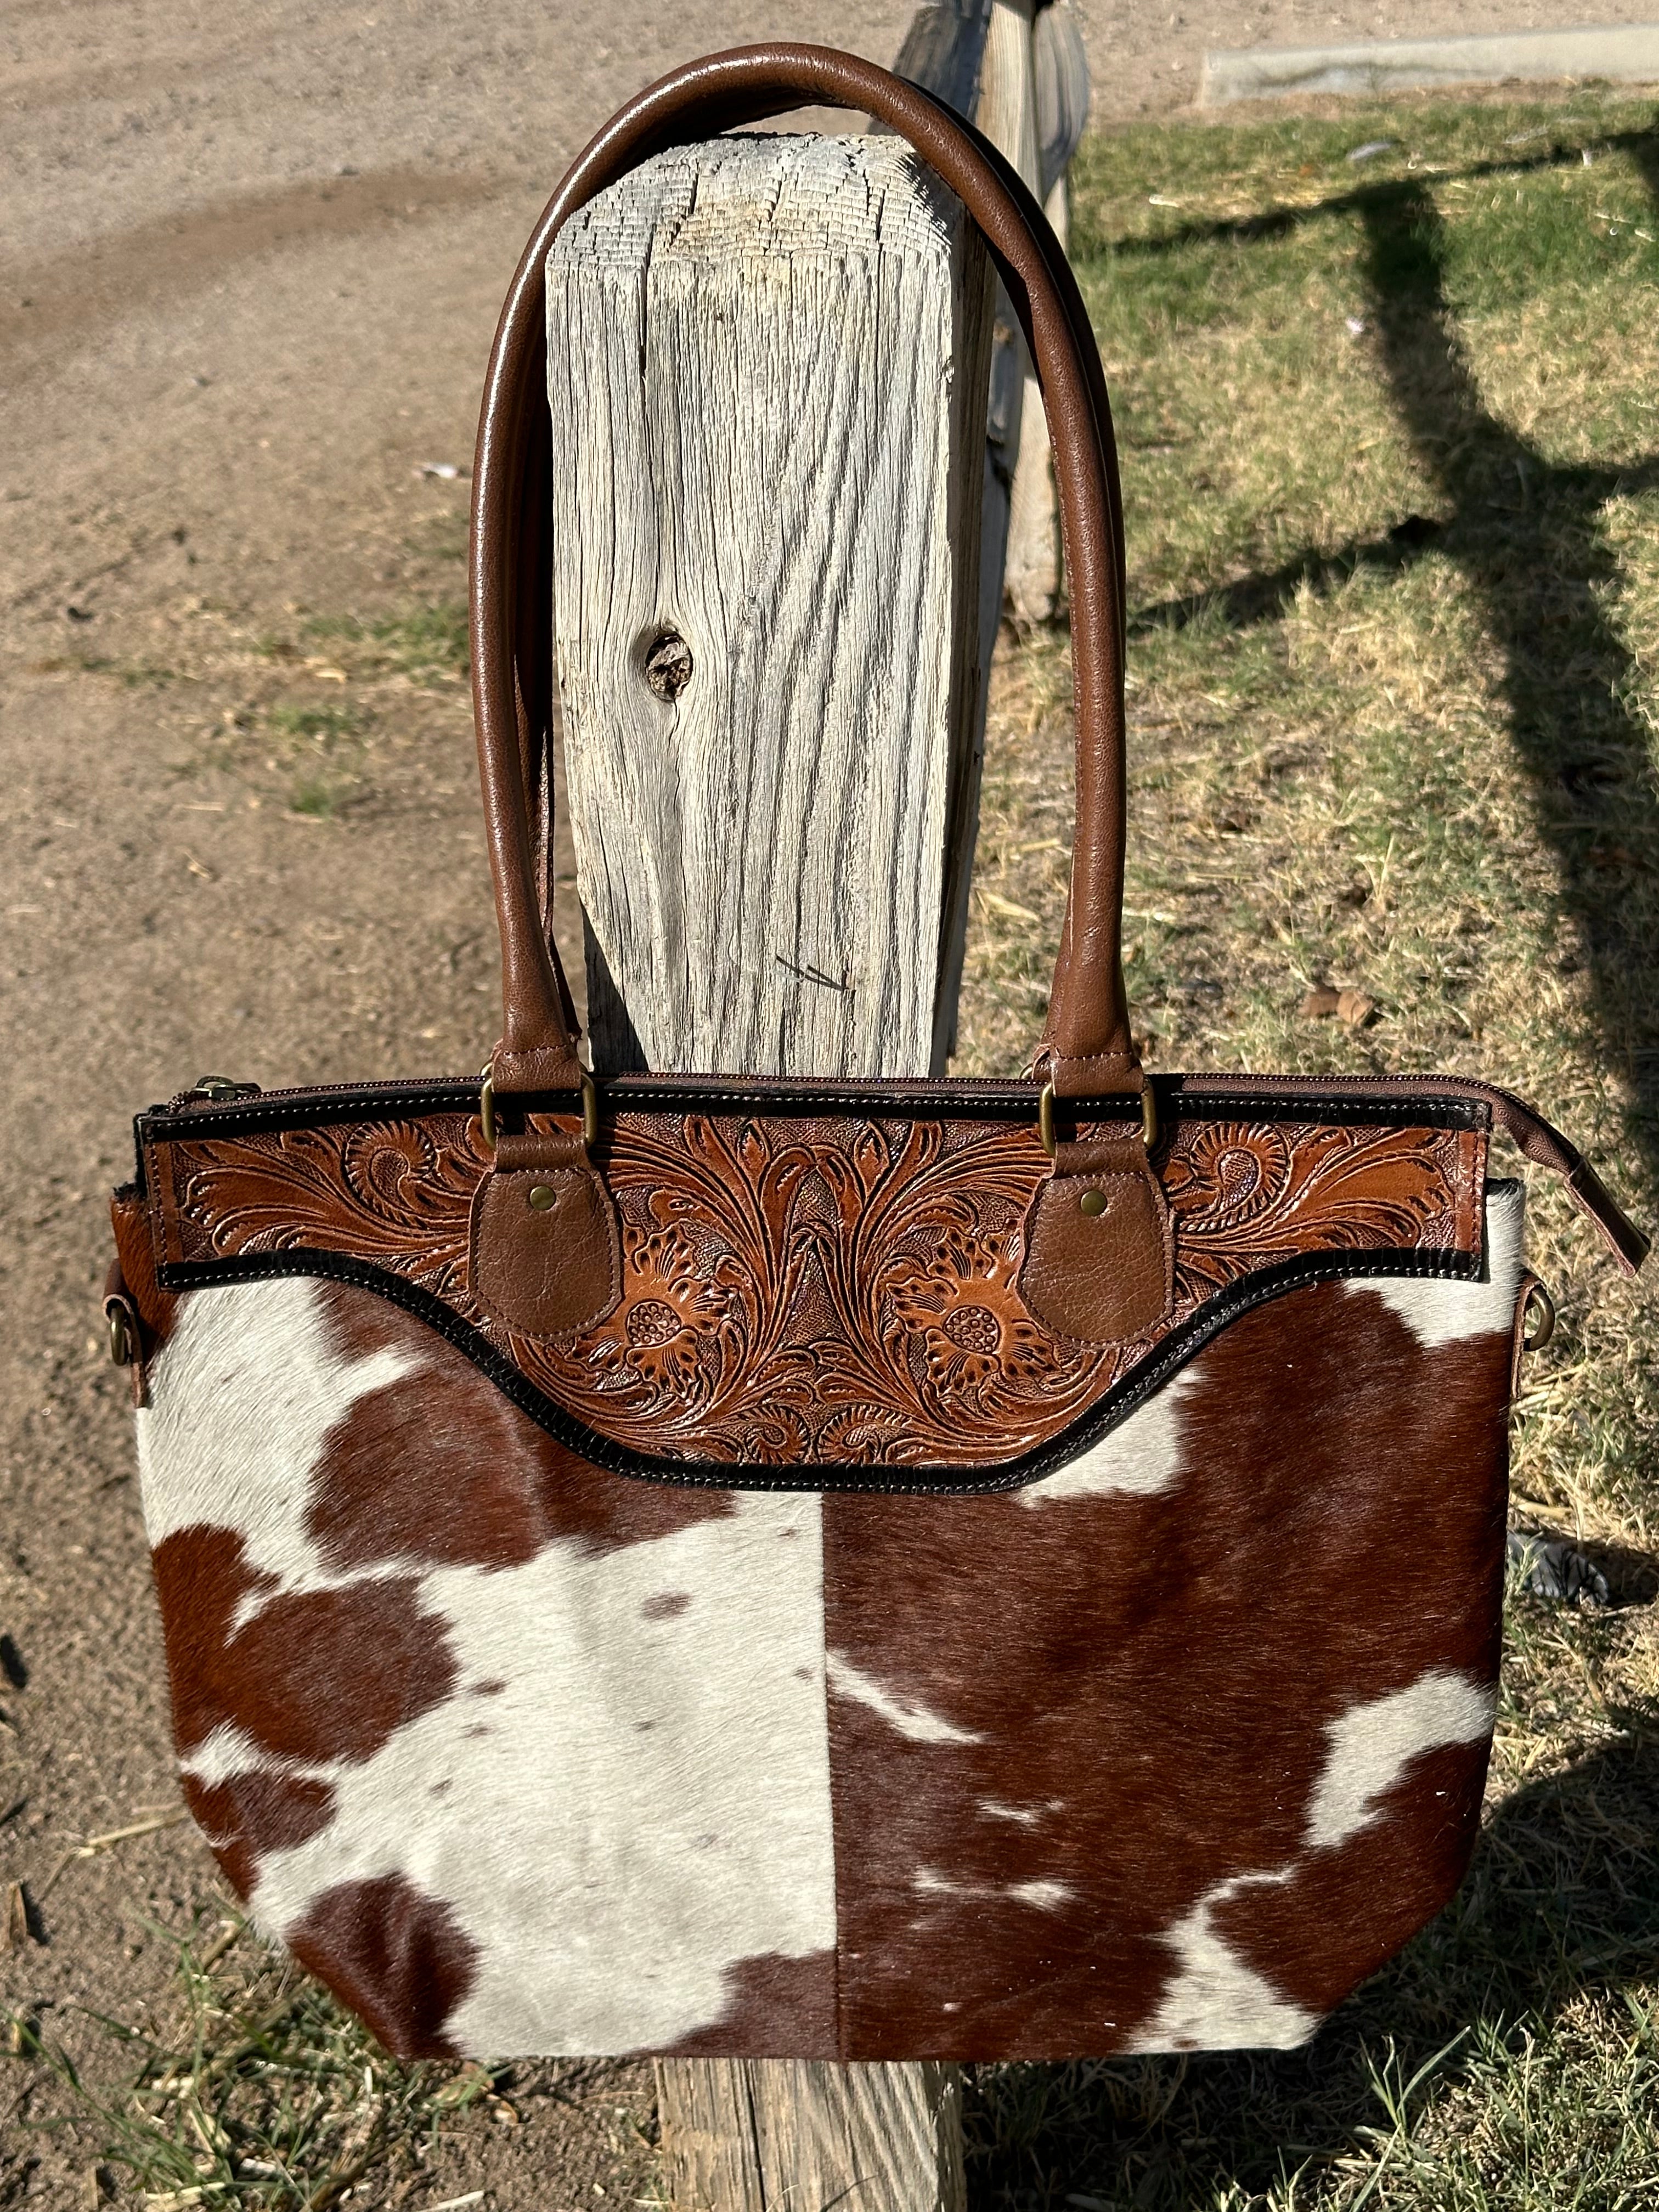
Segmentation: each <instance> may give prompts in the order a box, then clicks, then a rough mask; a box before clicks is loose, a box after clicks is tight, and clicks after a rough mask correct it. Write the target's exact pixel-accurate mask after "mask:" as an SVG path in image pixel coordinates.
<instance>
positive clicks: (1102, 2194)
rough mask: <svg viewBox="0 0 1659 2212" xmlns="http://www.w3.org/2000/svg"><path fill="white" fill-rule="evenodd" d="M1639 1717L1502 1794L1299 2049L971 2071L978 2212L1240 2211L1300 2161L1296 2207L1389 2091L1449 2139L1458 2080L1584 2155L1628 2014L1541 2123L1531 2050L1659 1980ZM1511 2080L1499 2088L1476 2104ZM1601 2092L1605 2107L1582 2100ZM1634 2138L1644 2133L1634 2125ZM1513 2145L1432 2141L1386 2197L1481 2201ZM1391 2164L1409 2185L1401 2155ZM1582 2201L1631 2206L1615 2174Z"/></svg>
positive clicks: (1373, 2142) (1654, 1832) (1622, 2052)
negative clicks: (1078, 2201)
mask: <svg viewBox="0 0 1659 2212" xmlns="http://www.w3.org/2000/svg"><path fill="white" fill-rule="evenodd" d="M1643 1726H1644V1723H1643V1721H1642V1720H1641V1719H1640V1718H1639V1717H1633V1719H1632V1735H1631V1736H1630V1737H1628V1738H1627V1739H1626V1741H1622V1742H1620V1743H1617V1744H1614V1745H1611V1746H1609V1747H1607V1748H1606V1749H1604V1750H1601V1751H1599V1752H1597V1753H1595V1755H1594V1756H1593V1757H1592V1758H1589V1759H1586V1760H1584V1761H1583V1763H1582V1764H1580V1765H1577V1766H1574V1767H1572V1768H1571V1769H1569V1770H1567V1771H1565V1772H1563V1773H1561V1774H1559V1775H1555V1776H1552V1777H1551V1778H1549V1779H1548V1780H1547V1781H1541V1782H1536V1783H1534V1784H1529V1785H1528V1787H1526V1788H1524V1789H1522V1790H1519V1791H1517V1793H1516V1795H1515V1796H1513V1797H1511V1798H1510V1800H1509V1801H1508V1802H1506V1803H1505V1804H1504V1806H1503V1808H1501V1809H1500V1811H1499V1812H1498V1814H1497V1816H1496V1818H1495V1819H1494V1820H1492V1824H1491V1826H1489V1828H1488V1829H1487V1831H1486V1834H1485V1835H1484V1836H1483V1838H1482V1839H1481V1843H1480V1848H1479V1850H1478V1851H1477V1853H1476V1857H1475V1863H1474V1868H1473V1869H1472V1871H1471V1873H1470V1875H1469V1876H1468V1880H1467V1881H1465V1883H1464V1885H1463V1887H1462V1890H1461V1891H1460V1892H1459V1893H1458V1895H1457V1897H1456V1898H1455V1899H1454V1901H1453V1902H1452V1904H1451V1905H1449V1906H1448V1907H1447V1909H1446V1911H1444V1912H1443V1913H1442V1914H1441V1915H1440V1917H1438V1918H1437V1920H1436V1921H1435V1922H1434V1923H1432V1925H1431V1926H1430V1927H1429V1928H1427V1929H1425V1930H1424V1932H1423V1934H1422V1935H1420V1936H1419V1937H1418V1938H1417V1939H1416V1941H1415V1942H1413V1943H1412V1944H1410V1945H1409V1946H1408V1947H1407V1949H1406V1950H1405V1951H1404V1952H1403V1953H1402V1954H1401V1956H1400V1957H1399V1958H1398V1959H1396V1960H1394V1961H1393V1962H1392V1964H1391V1965H1389V1966H1388V1967H1386V1968H1385V1969H1384V1970H1383V1972H1382V1973H1381V1974H1379V1975H1377V1976H1376V1978H1374V1979H1373V1980H1372V1981H1371V1982H1370V1983H1369V1984H1367V1985H1366V1987H1365V1988H1364V1990H1362V1991H1361V1992H1360V1993H1359V1995H1358V1996H1356V1997H1353V1998H1352V1999H1350V2000H1349V2002H1347V2003H1346V2005H1345V2006H1343V2007H1342V2008H1341V2009H1340V2011H1339V2012H1338V2013H1337V2014H1336V2015H1334V2018H1333V2019H1332V2020H1331V2021H1328V2023H1327V2025H1326V2026H1325V2027H1323V2028H1322V2029H1321V2031H1320V2032H1319V2033H1318V2034H1317V2035H1316V2037H1315V2038H1314V2039H1313V2041H1312V2042H1311V2043H1310V2045H1307V2046H1306V2047H1305V2048H1304V2050H1301V2051H1284V2052H1276V2051H1241V2052H1228V2053H1212V2054H1206V2055H1199V2056H1194V2057H1171V2058H1143V2059H1115V2060H1113V2059H1108V2060H1097V2061H1079V2062H1076V2063H1073V2064H1070V2065H1066V2066H1049V2065H1015V2066H1000V2067H994V2068H993V2067H980V2068H978V2069H969V2077H970V2078H969V2093H968V2104H967V2120H968V2130H969V2203H970V2205H971V2206H972V2207H973V2208H974V2212H1051V2209H1052V2212H1060V2208H1062V2207H1065V2206H1066V2204H1067V2203H1068V2200H1071V2199H1075V2198H1079V2197H1081V2198H1083V2199H1085V2201H1088V2200H1092V2201H1093V2202H1094V2203H1097V2204H1098V2205H1101V2206H1109V2207H1110V2208H1111V2212H1127V2208H1129V2207H1132V2206H1133V2207H1134V2208H1137V2212H1139V2208H1142V2207H1145V2208H1148V2212H1207V2208H1209V2207H1211V2206H1226V2205H1235V2204H1236V2205H1238V2206H1240V2207H1241V2208H1242V2207H1243V2205H1244V2204H1245V2203H1255V2202H1257V2201H1258V2198H1259V2197H1265V2196H1266V2195H1267V2193H1268V2192H1270V2191H1274V2190H1276V2189H1282V2188H1283V2187H1284V2185H1285V2182H1286V2181H1287V2180H1288V2179H1289V2178H1290V2177H1291V2176H1294V2175H1295V2174H1297V2172H1298V2170H1301V2171H1302V2172H1303V2175H1304V2179H1303V2182H1302V2185H1301V2188H1300V2189H1299V2190H1298V2191H1297V2198H1296V2201H1297V2203H1303V2202H1308V2201H1315V2200H1316V2199H1318V2198H1319V2197H1322V2195H1323V2194H1324V2192H1325V2190H1327V2189H1328V2188H1329V2187H1330V2185H1332V2184H1333V2183H1334V2182H1336V2181H1337V2180H1338V2179H1339V2177H1338V2176H1337V2175H1335V2174H1334V2172H1332V2171H1331V2169H1333V2168H1334V2166H1336V2163H1337V2161H1338V2160H1342V2159H1345V2158H1351V2157H1354V2156H1355V2155H1356V2154H1359V2155H1362V2156H1364V2155H1369V2156H1372V2157H1374V2156H1375V2154H1376V2150H1377V2148H1378V2142H1377V2139H1376V2136H1373V2135H1368V2134H1367V2133H1366V2131H1367V2130H1376V2131H1378V2133H1379V2134H1380V2135H1381V2136H1383V2137H1384V2138H1386V2137H1387V2136H1389V2135H1390V2134H1392V2133H1393V2132H1394V2122H1393V2119H1392V2118H1391V2115H1390V2110H1389V2106H1390V2104H1391V2103H1392V2104H1394V2105H1395V2107H1396V2109H1400V2110H1401V2111H1403V2114H1404V2117H1405V2118H1406V2120H1407V2123H1408V2124H1417V2123H1419V2121H1420V2120H1421V2119H1422V2118H1423V2117H1424V2114H1425V2112H1428V2114H1429V2126H1428V2130H1427V2136H1426V2140H1427V2141H1428V2142H1431V2143H1432V2142H1435V2141H1436V2139H1437V2134H1440V2133H1442V2132H1443V2133H1444V2134H1447V2135H1449V2136H1456V2135H1457V2133H1458V2123H1457V2118H1456V2116H1455V2113H1452V2112H1445V2113H1442V2114H1440V2115H1438V2116H1437V2115H1436V2113H1435V2112H1434V2109H1433V2108H1434V2107H1435V2106H1437V2105H1438V2104H1442V2103H1443V2102H1444V2100H1447V2099H1448V2098H1449V2097H1451V2098H1455V2094H1456V2088H1457V2085H1458V2084H1459V2082H1460V2081H1467V2080H1471V2079H1474V2080H1478V2081H1479V2083H1480V2087H1481V2088H1482V2089H1483V2090H1484V2091H1486V2094H1485V2095H1483V2096H1482V2098H1481V2100H1480V2102H1481V2108H1482V2110H1483V2111H1485V2112H1487V2113H1489V2114H1490V2113H1492V2112H1497V2113H1498V2115H1499V2116H1500V2118H1499V2119H1498V2122H1497V2123H1496V2126H1497V2127H1498V2128H1501V2126H1502V2124H1503V2117H1502V2116H1509V2117H1510V2118H1512V2119H1513V2121H1514V2123H1515V2124H1516V2127H1517V2128H1522V2129H1524V2128H1525V2127H1527V2126H1528V2125H1530V2126H1531V2127H1532V2128H1533V2129H1534V2133H1535V2136H1536V2140H1535V2141H1534V2146H1533V2148H1534V2152H1540V2151H1541V2152H1543V2153H1544V2154H1546V2155H1547V2146H1548V2143H1549V2142H1550V2141H1552V2140H1554V2139H1555V2138H1554V2136H1553V2129H1551V2128H1549V2126H1548V2124H1547V2122H1548V2119H1549V2118H1551V2117H1553V2118H1554V2119H1555V2121H1556V2123H1557V2124H1559V2126H1560V2128H1561V2130H1562V2135H1561V2137H1560V2138H1559V2140H1561V2141H1564V2142H1572V2143H1573V2144H1575V2145H1576V2147H1577V2148H1578V2149H1579V2150H1582V2149H1583V2145H1584V2142H1586V2141H1587V2140H1595V2139H1596V2138H1597V2137H1598V2136H1601V2139H1602V2140H1603V2141H1605V2140H1607V2136H1606V2132H1605V2131H1606V2130H1607V2128H1608V2127H1609V2125H1610V2124H1611V2123H1612V2122H1613V2118H1614V2115H1615V2114H1616V2113H1617V2112H1618V2110H1619V2108H1620V2105H1621V2102H1622V2100H1623V2099H1624V2098H1625V2096H1626V2095H1627V2094H1631V2093H1633V2094H1634V2096H1635V2097H1638V2098H1639V2096H1640V2095H1641V2094H1642V2093H1643V2092H1642V2088H1641V2082H1640V2078H1639V2076H1640V2072H1641V2069H1638V2068H1632V2066H1631V2065H1630V2063H1629V2060H1628V2051H1627V2046H1628V2045H1629V2043H1630V2034H1629V2026H1628V2022H1626V2024H1625V2028H1624V2032H1623V2033H1620V2030H1619V2029H1618V2028H1617V2027H1614V2028H1613V2029H1612V2030H1611V2031H1607V2030H1605V2029H1604V2031H1603V2032H1604V2034H1605V2038H1606V2049H1605V2051H1604V2052H1603V2054H1602V2057H1603V2063H1602V2064H1601V2066H1600V2067H1594V2066H1591V2067H1590V2069H1589V2072H1586V2070H1585V2069H1586V2067H1587V2064H1588V2063H1589V2059H1588V2054H1587V2051H1586V2048H1585V2038H1575V2039H1574V2050H1573V2057H1572V2063H1573V2067H1574V2078H1573V2081H1572V2083H1571V2090H1570V2094H1571V2099H1572V2102H1573V2106H1574V2109H1573V2110H1571V2112H1569V2111H1567V2110H1565V2109H1562V2110H1561V2111H1559V2112H1558V2113H1556V2114H1554V2115H1553V2116H1550V2115H1548V2114H1546V2115H1545V2116H1544V2117H1545V2119H1546V2127H1545V2130H1544V2132H1542V2133H1538V2132H1537V2130H1538V2127H1539V2120H1540V2115H1539V2113H1537V2112H1528V2097H1529V2096H1536V2097H1537V2098H1538V2099H1539V2100H1541V2101H1543V2102H1546V2103H1547V2100H1548V2099H1549V2098H1550V2095H1551V2093H1552V2089H1553V2083H1552V2081H1551V2080H1550V2078H1549V2076H1548V2074H1547V2071H1546V2069H1543V2068H1541V2067H1540V2066H1539V2064H1538V2061H1537V2055H1536V2052H1535V2051H1534V2048H1533V2045H1534V2040H1535V2039H1541V2036H1542V2034H1543V2033H1544V2032H1545V2031H1546V2030H1547V2027H1548V2026H1549V2024H1550V2022H1551V2021H1552V2020H1553V2019H1554V2018H1555V2017H1556V2016H1558V2015H1559V2013H1560V2012H1561V2010H1562V2009H1563V2008H1565V2007H1566V2006H1567V2005H1569V2004H1571V2002H1572V2001H1573V2000H1574V1999H1575V1998H1577V1997H1578V1996H1583V1994H1584V1993H1586V1992H1594V1991H1598V1990H1601V1991H1605V1990H1617V1989H1619V1988H1621V1987H1624V1986H1626V1985H1627V1984H1633V1983H1636V1982H1638V1981H1640V1980H1642V1979H1644V1978H1650V1977H1652V1976H1653V1975H1654V1974H1655V1973H1656V1972H1659V1915H1656V1910H1655V1899H1656V1895H1659V1863H1656V1860H1655V1856H1654V1848H1655V1838H1656V1837H1659V1742H1656V1741H1655V1740H1654V1738H1653V1736H1652V1735H1651V1734H1648V1735H1646V1736H1645V1737H1644V1735H1643V1733H1642V1729H1643ZM1621 2017H1622V2015H1621ZM1592 2033H1593V2031H1590V2030H1589V2029H1588V2028H1587V2029H1586V2032H1585V2036H1586V2038H1588V2037H1589V2036H1590V2035H1591V2034H1592ZM1448 2046H1451V2047H1450V2048H1449V2049H1448ZM1417 2075H1421V2079H1420V2081H1419V2083H1418V2086H1417V2087H1416V2089H1415V2091H1414V2092H1413V2093H1410V2094H1409V2095H1407V2094H1406V2092H1407V2087H1408V2085H1410V2084H1411V2083H1412V2081H1413V2076H1417ZM1506 2077H1507V2078H1508V2079H1509V2081H1510V2094H1509V2095H1507V2096H1504V2097H1499V2098H1496V2099H1493V2098H1492V2097H1491V2095H1490V2089H1491V2086H1492V2083H1493V2082H1494V2081H1495V2080H1498V2079H1504V2078H1506ZM1598 2096H1599V2097H1600V2098H1601V2100H1602V2104H1603V2106H1604V2109H1602V2110H1601V2112H1599V2114H1598V2113H1596V2112H1591V2111H1587V2110H1586V2106H1587V2103H1590V2102H1592V2101H1593V2100H1595V2098H1597V2097H1598ZM1563 2101H1564V2105H1565V2100H1563ZM1437 2118H1438V2125H1437ZM1598 2118H1599V2119H1600V2122H1601V2125H1600V2126H1599V2127H1598V2126H1597V2125H1596V2124H1595V2123H1596V2120H1597V2119H1598ZM1488 2125H1489V2126H1492V2122H1490V2121H1489V2122H1488ZM1629 2133H1630V2135H1631V2136H1632V2139H1639V2137H1640V2135H1641V2133H1642V2130H1640V2128H1639V2125H1638V2124H1636V2123H1635V2121H1634V2120H1633V2119H1632V2122H1631V2124H1630V2125H1629ZM1400 2148H1401V2151H1403V2150H1404V2145H1403V2143H1402V2144H1401V2146H1400ZM1520 2148H1524V2146H1522V2144H1521V2143H1520V2142H1519V2141H1518V2138H1517V2141H1516V2142H1514V2143H1510V2142H1505V2141H1504V2140H1503V2139H1502V2137H1501V2135H1500V2134H1498V2133H1497V2132H1493V2133H1492V2134H1491V2135H1489V2136H1481V2137H1480V2138H1478V2139H1476V2140H1468V2139H1467V2138H1465V2139H1464V2140H1462V2142H1455V2144H1454V2147H1453V2149H1452V2152H1451V2155H1450V2157H1449V2159H1448V2158H1445V2154H1444V2151H1443V2152H1442V2157H1443V2159H1444V2160H1445V2163H1444V2165H1443V2168H1442V2171H1441V2172H1440V2173H1439V2174H1438V2175H1437V2177H1436V2178H1435V2179H1431V2180H1429V2181H1428V2182H1427V2185H1426V2186H1425V2187H1424V2188H1423V2189H1422V2192H1421V2194H1420V2195H1419V2193H1417V2192H1415V2191H1412V2192H1411V2193H1401V2194H1400V2195H1398V2196H1396V2195H1395V2194H1393V2193H1390V2194H1389V2197H1387V2199H1386V2201H1387V2202H1388V2203H1390V2204H1399V2205H1405V2204H1407V2203H1409V2204H1411V2205H1413V2206H1416V2205H1419V2204H1421V2205H1422V2206H1425V2207H1427V2206H1430V2205H1433V2206H1435V2207H1436V2208H1437V2212H1439V2208H1440V2207H1443V2206H1444V2207H1450V2206H1453V2205H1457V2206H1462V2205H1464V2204H1466V2203H1485V2202H1486V2197H1485V2194H1484V2189H1485V2186H1486V2184H1487V2183H1488V2182H1498V2183H1499V2184H1500V2186H1501V2179H1502V2171H1501V2170H1502V2169H1504V2167H1505V2166H1506V2165H1507V2161H1508V2160H1509V2159H1510V2157H1511V2156H1512V2155H1513V2154H1515V2153H1516V2151H1517V2150H1518V2149H1520ZM1402 2163H1403V2161H1402ZM1460 2166H1462V2169H1463V2171H1462V2172H1459V2171H1458V2168H1459V2167H1460ZM1489 2167H1490V2168H1492V2171H1490V2172H1488V2171H1487V2170H1486V2169H1487V2168H1489ZM1396 2178H1397V2179H1399V2180H1401V2181H1403V2180H1404V2179H1405V2175H1404V2174H1403V2172H1399V2171H1398V2169H1397V2168H1396ZM1354 2179H1356V2180H1357V2179H1358V2172H1357V2170H1356V2171H1355V2174H1354ZM1607 2179H1608V2181H1609V2184H1610V2185H1611V2184H1613V2183H1615V2182H1616V2181H1618V2180H1621V2179H1624V2177H1623V2176H1616V2175H1613V2174H1612V2173H1609V2174H1608V2176H1607ZM1322 2180H1323V2184H1324V2188H1323V2189H1322V2185H1321V2184H1322ZM1344 2201H1346V2199H1345V2200H1344ZM1374 2201H1375V2200H1374ZM1492 2201H1494V2202H1498V2201H1502V2202H1510V2201H1517V2202H1518V2201H1519V2200H1518V2199H1515V2200H1511V2199H1510V2198H1509V2197H1494V2198H1493V2200H1492ZM1528 2201H1530V2200H1528ZM1550 2201H1553V2200H1550ZM1564 2201H1565V2200H1564ZM1638 2201H1639V2200H1638V2197H1635V2196H1631V2197H1620V2195H1619V2192H1618V2189H1617V2187H1616V2186H1610V2189H1609V2194H1608V2195H1607V2197H1605V2198H1602V2197H1596V2198H1595V2202H1597V2203H1602V2202H1606V2203H1616V2202H1627V2203H1637V2202H1638Z"/></svg>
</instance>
